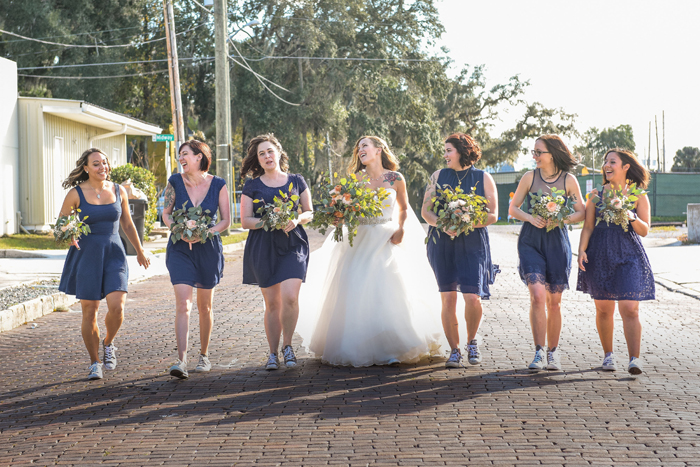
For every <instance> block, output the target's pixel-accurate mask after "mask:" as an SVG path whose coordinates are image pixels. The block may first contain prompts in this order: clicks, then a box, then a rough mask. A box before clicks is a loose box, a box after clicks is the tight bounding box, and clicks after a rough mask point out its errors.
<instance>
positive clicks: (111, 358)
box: [102, 341, 117, 370]
mask: <svg viewBox="0 0 700 467" xmlns="http://www.w3.org/2000/svg"><path fill="white" fill-rule="evenodd" d="M102 348H103V349H104V354H105V357H104V359H103V361H104V366H105V370H114V369H115V368H116V367H117V353H116V352H115V350H117V347H115V345H114V342H112V343H111V344H109V345H105V342H104V341H102Z"/></svg>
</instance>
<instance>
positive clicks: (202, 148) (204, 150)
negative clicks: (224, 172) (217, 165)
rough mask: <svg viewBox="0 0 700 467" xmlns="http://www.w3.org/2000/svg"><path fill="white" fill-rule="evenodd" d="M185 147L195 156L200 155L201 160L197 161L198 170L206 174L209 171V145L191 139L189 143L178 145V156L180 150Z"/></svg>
mask: <svg viewBox="0 0 700 467" xmlns="http://www.w3.org/2000/svg"><path fill="white" fill-rule="evenodd" d="M185 146H189V148H190V150H191V151H192V152H193V153H195V155H197V154H201V155H202V160H200V161H199V170H201V171H202V172H206V171H207V170H209V166H210V165H211V149H210V148H209V145H208V144H207V143H203V142H202V141H197V140H196V139H191V140H189V141H185V142H184V143H182V144H181V145H180V149H178V154H179V152H180V151H182V148H184V147H185Z"/></svg>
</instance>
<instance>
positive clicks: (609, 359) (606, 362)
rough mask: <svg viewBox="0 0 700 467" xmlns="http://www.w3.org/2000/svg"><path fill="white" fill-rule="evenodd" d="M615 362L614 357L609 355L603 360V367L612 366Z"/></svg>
mask: <svg viewBox="0 0 700 467" xmlns="http://www.w3.org/2000/svg"><path fill="white" fill-rule="evenodd" d="M614 361H615V357H613V356H612V355H608V356H607V357H605V358H604V359H603V365H612V364H613V362H614Z"/></svg>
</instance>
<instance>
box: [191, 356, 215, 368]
mask: <svg viewBox="0 0 700 467" xmlns="http://www.w3.org/2000/svg"><path fill="white" fill-rule="evenodd" d="M210 370H211V362H210V361H209V357H208V356H206V355H204V354H199V363H197V366H196V367H194V371H202V372H204V371H210Z"/></svg>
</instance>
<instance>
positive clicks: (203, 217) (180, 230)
mask: <svg viewBox="0 0 700 467" xmlns="http://www.w3.org/2000/svg"><path fill="white" fill-rule="evenodd" d="M207 214H210V211H209V210H208V209H207V210H205V211H202V207H201V206H197V207H191V208H189V209H187V201H185V202H184V203H182V208H181V209H177V210H175V211H173V214H172V219H173V223H172V224H170V231H171V234H170V239H171V240H172V241H173V243H176V242H177V241H178V240H184V241H185V242H187V243H189V244H190V250H191V249H192V244H193V243H196V242H200V243H206V241H207V240H209V239H210V238H213V237H215V236H216V235H219V232H212V231H211V230H209V224H210V223H211V217H209V216H208V215H207Z"/></svg>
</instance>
